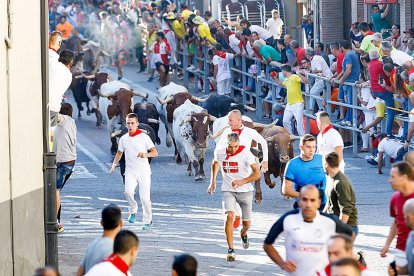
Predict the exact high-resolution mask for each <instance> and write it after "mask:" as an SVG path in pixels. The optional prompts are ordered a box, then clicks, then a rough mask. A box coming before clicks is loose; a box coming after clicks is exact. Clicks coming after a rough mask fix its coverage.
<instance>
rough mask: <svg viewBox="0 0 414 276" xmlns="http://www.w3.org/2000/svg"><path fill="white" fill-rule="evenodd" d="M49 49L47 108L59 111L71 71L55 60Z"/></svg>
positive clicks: (70, 78) (70, 79)
mask: <svg viewBox="0 0 414 276" xmlns="http://www.w3.org/2000/svg"><path fill="white" fill-rule="evenodd" d="M51 51H52V50H49V108H50V110H51V111H54V112H59V110H60V104H61V102H62V97H63V95H64V94H65V92H66V90H67V89H68V88H69V85H70V84H71V82H72V73H71V72H70V70H69V68H68V67H66V66H65V65H63V63H61V62H59V61H57V60H56V57H55V55H53V54H51ZM58 58H59V57H58Z"/></svg>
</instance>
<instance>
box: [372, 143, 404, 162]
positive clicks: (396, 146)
mask: <svg viewBox="0 0 414 276" xmlns="http://www.w3.org/2000/svg"><path fill="white" fill-rule="evenodd" d="M403 146H404V145H403V144H402V143H401V142H397V141H395V140H390V139H388V138H383V139H382V140H381V142H380V143H379V144H378V152H383V153H385V154H386V155H388V156H389V157H391V158H396V157H397V153H398V151H399V150H400V149H401V148H402V147H403Z"/></svg>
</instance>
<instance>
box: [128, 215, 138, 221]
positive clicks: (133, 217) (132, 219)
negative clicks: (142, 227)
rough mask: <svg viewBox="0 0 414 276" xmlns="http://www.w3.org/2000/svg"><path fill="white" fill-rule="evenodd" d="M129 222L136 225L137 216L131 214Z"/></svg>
mask: <svg viewBox="0 0 414 276" xmlns="http://www.w3.org/2000/svg"><path fill="white" fill-rule="evenodd" d="M128 221H129V223H135V222H136V221H137V218H136V215H135V214H129V217H128Z"/></svg>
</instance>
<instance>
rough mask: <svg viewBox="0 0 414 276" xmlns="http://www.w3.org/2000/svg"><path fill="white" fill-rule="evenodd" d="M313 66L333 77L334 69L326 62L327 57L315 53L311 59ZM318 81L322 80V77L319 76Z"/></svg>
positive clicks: (325, 75) (326, 75)
mask: <svg viewBox="0 0 414 276" xmlns="http://www.w3.org/2000/svg"><path fill="white" fill-rule="evenodd" d="M311 68H312V71H313V70H318V71H322V75H323V76H324V77H327V78H330V77H332V75H333V74H332V71H331V69H330V68H329V66H328V64H326V61H325V59H324V58H323V57H322V56H318V55H314V56H313V57H312V60H311ZM316 81H322V82H323V80H322V79H320V78H317V79H316Z"/></svg>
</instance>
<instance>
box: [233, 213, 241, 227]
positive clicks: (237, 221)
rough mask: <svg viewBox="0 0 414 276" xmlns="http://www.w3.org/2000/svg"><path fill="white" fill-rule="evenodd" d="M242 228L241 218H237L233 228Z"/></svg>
mask: <svg viewBox="0 0 414 276" xmlns="http://www.w3.org/2000/svg"><path fill="white" fill-rule="evenodd" d="M239 226H240V216H236V218H235V219H234V221H233V228H234V229H237V228H239Z"/></svg>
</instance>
